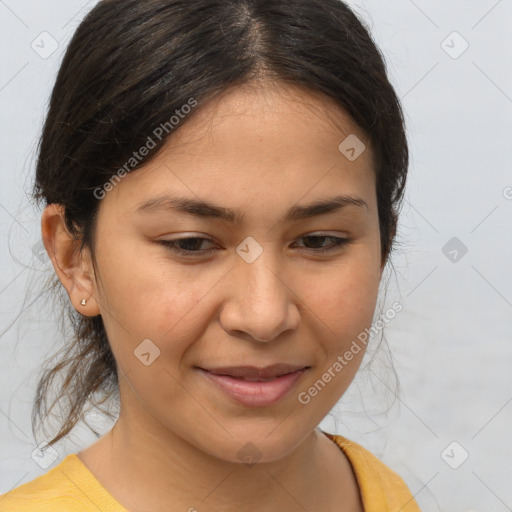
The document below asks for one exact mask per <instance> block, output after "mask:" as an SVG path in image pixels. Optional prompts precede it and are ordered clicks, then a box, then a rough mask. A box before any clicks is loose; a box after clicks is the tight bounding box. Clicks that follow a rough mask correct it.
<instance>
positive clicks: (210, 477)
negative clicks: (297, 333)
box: [80, 406, 354, 512]
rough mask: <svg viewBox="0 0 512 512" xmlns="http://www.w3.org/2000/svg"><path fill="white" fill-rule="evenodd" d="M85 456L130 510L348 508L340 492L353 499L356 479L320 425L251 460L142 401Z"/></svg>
mask: <svg viewBox="0 0 512 512" xmlns="http://www.w3.org/2000/svg"><path fill="white" fill-rule="evenodd" d="M80 458H81V459H82V461H83V462H84V463H85V464H86V465H87V466H88V467H89V469H90V470H91V471H92V472H93V474H95V475H96V477H97V478H98V480H99V481H100V483H102V484H103V486H104V487H105V488H106V489H107V490H108V491H109V492H110V494H111V495H112V496H113V497H114V498H115V499H116V500H117V501H119V502H120V503H121V504H122V505H123V506H125V507H126V508H127V509H128V510H130V511H131V512H142V511H146V510H151V511H154V512H160V511H162V512H164V511H165V512H167V511H168V510H169V505H170V504H172V509H173V510H183V511H187V512H203V511H210V510H222V511H225V512H255V511H259V510H265V512H282V511H283V510H324V511H325V512H329V511H330V510H344V507H343V506H341V505H342V503H340V502H339V499H340V498H341V499H342V501H343V502H345V504H346V503H347V498H348V497H350V496H351V492H352V491H351V489H353V484H354V479H353V475H352V473H351V469H350V465H349V463H348V461H347V460H346V458H345V456H344V455H343V454H342V452H341V451H340V450H339V448H337V447H336V446H334V443H332V441H331V440H329V439H327V437H326V436H325V435H324V434H322V433H321V432H320V430H318V429H317V430H314V431H312V432H311V433H310V434H309V435H308V436H307V437H306V438H305V439H304V440H303V441H302V442H301V443H300V444H298V445H297V446H296V447H295V449H293V450H292V451H291V452H289V453H288V454H287V455H286V456H284V457H282V458H280V459H278V460H275V461H272V462H265V463H256V464H253V465H250V464H244V463H241V462H238V463H235V462H231V461H229V460H228V461H227V460H223V459H220V458H218V457H216V456H214V455H212V454H210V453H206V452H205V451H204V450H202V449H198V448H197V447H196V446H194V445H193V444H191V443H190V442H188V441H186V440H184V439H183V437H180V436H179V435H177V434H176V433H174V432H171V431H170V430H169V429H167V428H165V427H164V426H163V425H162V424H160V423H159V422H158V421H157V420H156V419H155V418H154V417H153V416H151V415H150V414H149V413H148V412H147V411H146V410H145V409H144V408H142V407H137V406H135V407H132V408H130V407H128V408H124V409H122V410H121V414H120V416H119V419H118V421H117V423H116V424H115V425H114V428H113V429H112V430H111V431H110V432H109V433H108V434H107V435H105V436H104V437H103V438H102V439H100V440H99V441H98V442H97V443H96V444H95V445H93V446H92V447H90V448H88V449H87V450H84V451H82V452H81V453H80ZM342 461H343V463H342ZM334 494H336V499H334V500H333V495H334ZM340 494H341V496H340ZM334 502H335V503H337V506H336V508H333V507H334V505H335V503H334Z"/></svg>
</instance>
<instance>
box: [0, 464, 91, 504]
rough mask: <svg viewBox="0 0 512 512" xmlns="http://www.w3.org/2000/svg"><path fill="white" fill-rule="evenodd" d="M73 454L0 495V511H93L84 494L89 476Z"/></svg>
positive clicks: (86, 493)
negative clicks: (30, 479) (41, 473)
mask: <svg viewBox="0 0 512 512" xmlns="http://www.w3.org/2000/svg"><path fill="white" fill-rule="evenodd" d="M83 469H84V468H83V465H82V464H81V462H80V459H79V458H78V457H77V455H76V454H70V455H68V456H66V458H65V459H64V460H63V461H62V462H61V463H60V464H58V465H57V466H55V467H54V468H53V469H51V470H49V471H48V472H46V473H45V474H43V475H41V476H39V477H37V478H35V479H34V480H32V481H30V482H27V483H26V484H23V485H20V486H19V487H16V488H15V489H13V490H11V491H9V492H7V493H4V494H1V495H0V512H64V511H66V512H85V511H89V510H94V511H97V508H96V506H95V505H96V504H95V503H94V501H92V500H91V497H90V496H89V495H88V494H89V493H88V490H89V488H90V485H91V481H90V475H89V474H88V473H87V471H84V470H83Z"/></svg>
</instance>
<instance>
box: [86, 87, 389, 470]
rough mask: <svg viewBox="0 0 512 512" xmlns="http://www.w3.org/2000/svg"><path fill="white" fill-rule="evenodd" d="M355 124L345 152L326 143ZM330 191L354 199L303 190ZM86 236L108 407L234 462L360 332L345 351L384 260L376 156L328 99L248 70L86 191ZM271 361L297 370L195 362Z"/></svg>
mask: <svg viewBox="0 0 512 512" xmlns="http://www.w3.org/2000/svg"><path fill="white" fill-rule="evenodd" d="M351 134H352V139H349V141H350V140H352V141H353V140H356V139H354V138H353V136H354V135H355V136H356V137H357V138H358V139H359V140H360V141H364V142H365V144H366V150H364V151H363V152H362V153H361V154H360V155H359V156H358V157H357V158H356V159H354V158H353V157H354V156H357V153H358V152H359V149H360V147H359V146H357V147H356V148H355V152H352V151H350V148H349V151H348V153H347V152H346V151H345V153H343V152H342V151H340V149H339V147H338V146H339V145H340V143H341V142H342V141H343V140H344V139H345V138H346V137H347V136H349V135H351ZM354 153H355V155H354ZM347 155H348V156H351V157H352V158H347ZM341 196H345V197H349V198H353V199H354V200H353V201H348V200H339V199H338V202H337V206H336V207H333V206H332V205H331V207H330V208H328V207H325V208H323V209H322V208H316V209H313V208H310V209H305V208H304V207H306V206H311V205H312V204H313V203H317V202H331V201H335V199H336V198H340V197H341ZM177 198H181V199H183V200H187V201H201V202H205V203H208V204H209V205H213V206H215V208H216V209H215V210H213V209H211V208H210V209H209V208H206V207H204V206H203V207H202V208H197V207H196V208H190V207H189V208H188V211H181V210H180V208H179V203H178V202H177V201H176V199H177ZM184 204H185V203H183V202H182V203H181V205H182V206H184ZM184 209H185V210H187V208H184ZM229 212H232V213H233V215H232V217H233V218H230V216H229V215H228V214H229ZM293 212H295V213H294V214H293V215H292V214H291V213H293ZM308 213H309V215H308ZM222 214H224V215H222ZM340 240H341V243H340ZM95 241H96V243H95V257H96V263H97V273H96V276H95V284H94V290H93V292H92V295H93V297H94V299H95V300H96V302H97V304H98V305H99V309H100V313H101V315H102V318H103V321H104V323H105V326H106V330H107V333H108V337H109V340H110V343H111V346H112V351H113V353H114V356H115V358H116V361H117V364H118V367H119V370H120V374H121V375H122V378H121V382H120V390H121V408H122V410H123V408H124V410H126V411H129V410H133V411H138V413H137V415H136V417H137V419H136V421H138V422H141V423H144V422H146V423H147V428H148V429H153V431H154V432H157V431H158V433H159V434H158V435H167V434H169V436H176V437H179V438H181V439H184V440H185V441H187V442H188V443H190V444H192V445H193V446H196V447H197V448H199V449H200V450H202V451H203V452H207V453H210V454H212V455H214V456H216V457H219V458H221V459H224V460H230V461H234V462H239V460H240V456H241V455H240V453H239V451H240V449H241V448H243V447H244V446H245V445H246V443H249V442H251V443H253V444H254V445H255V446H256V447H257V449H258V450H259V456H260V457H261V459H260V462H266V461H268V462H270V461H272V460H275V459H279V458H280V457H283V456H284V455H286V454H287V453H289V452H290V451H291V450H292V449H293V448H294V447H295V446H297V445H298V444H299V443H300V442H301V441H302V440H303V439H305V438H306V437H307V436H308V435H309V434H310V433H311V432H312V431H313V430H314V429H315V428H316V426H317V425H318V424H319V423H320V422H321V421H322V419H323V418H324V417H325V416H326V415H327V414H328V413H329V411H330V410H331V409H332V407H334V405H335V404H336V402H337V401H338V400H339V399H340V397H341V396H342V395H343V393H344V392H345V390H346V389H347V387H348V385H349V384H350V382H351V381H352V379H353V377H354V375H355V373H356V371H357V369H358V367H359V364H360V362H361V358H362V356H363V353H364V346H363V347H362V348H363V350H360V351H359V352H358V353H354V352H355V351H353V357H352V358H351V360H350V361H347V358H346V357H344V354H345V353H346V352H347V351H348V350H349V349H350V347H351V345H352V343H353V341H354V340H357V336H358V334H360V333H361V332H362V331H364V329H365V328H368V327H369V326H370V325H371V321H372V317H373V314H374V310H375V305H376V299H377V293H378V286H379V281H380V277H381V271H382V266H381V263H382V262H381V252H380V249H381V248H380V240H379V224H378V213H377V201H376V189H375V173H374V169H373V165H372V155H371V149H370V146H369V143H368V142H367V138H366V136H365V134H364V133H362V132H361V130H360V129H359V128H358V127H357V126H356V125H355V124H354V123H353V121H351V119H350V118H349V117H348V116H347V115H346V114H344V113H343V112H342V111H341V110H336V107H335V106H334V105H332V104H330V103H329V102H327V100H325V99H323V100H320V99H319V98H315V97H313V96H310V95H309V94H307V93H306V92H304V91H301V90H298V89H270V88H262V87H259V88H248V87H245V88H237V89H233V90H231V91H230V92H229V93H226V94H224V95H223V96H222V97H221V98H220V99H217V100H215V101H211V102H210V103H208V104H207V105H203V106H202V107H201V110H197V112H195V113H194V115H193V117H191V119H189V120H188V121H187V123H186V124H184V125H183V126H182V127H180V129H179V130H178V131H176V133H175V134H174V135H173V137H172V138H171V139H170V140H169V141H168V142H167V143H166V146H165V147H164V148H163V150H162V152H161V153H159V155H158V157H157V158H156V159H155V160H152V161H151V162H149V163H148V164H147V165H145V166H143V167H141V168H139V169H137V170H136V171H134V172H132V173H130V174H128V175H126V176H125V177H124V178H123V179H122V180H121V181H120V182H119V183H118V184H117V185H116V186H115V187H114V188H113V189H112V190H110V191H109V192H108V193H107V194H106V196H105V198H104V199H102V200H101V201H100V207H99V216H98V222H97V231H96V237H95ZM339 357H342V358H343V360H344V361H345V362H344V363H343V365H342V369H341V370H339V366H336V362H337V361H338V362H339ZM276 363H283V364H287V365H291V366H290V367H288V370H289V371H291V370H293V369H297V368H298V369H303V368H305V370H302V371H299V372H294V373H292V374H289V375H288V376H285V377H283V376H281V377H279V378H274V379H273V380H272V381H269V382H267V383H264V382H260V383H255V382H252V383H251V382H247V380H245V379H240V378H236V377H233V376H232V377H224V378H223V377H212V375H211V374H210V373H208V372H204V371H202V370H201V369H206V370H208V369H209V370H214V369H219V368H221V367H241V366H253V367H257V368H265V367H268V366H270V365H274V364H276ZM339 364H341V363H339ZM285 370H286V369H285ZM285 370H283V369H282V368H281V372H278V373H283V372H284V373H286V372H285ZM326 374H327V377H326V376H325V375H326ZM249 376H250V375H249ZM254 376H255V375H253V377H254ZM329 376H330V378H329ZM319 380H321V381H322V383H323V385H322V384H320V385H319V384H318V381H319ZM315 383H317V385H316V387H315ZM222 386H227V388H223V387H222ZM228 388H229V389H230V390H231V391H229V392H228V391H225V390H224V389H228ZM313 388H314V389H316V392H315V391H314V390H313V391H311V390H312V389H313Z"/></svg>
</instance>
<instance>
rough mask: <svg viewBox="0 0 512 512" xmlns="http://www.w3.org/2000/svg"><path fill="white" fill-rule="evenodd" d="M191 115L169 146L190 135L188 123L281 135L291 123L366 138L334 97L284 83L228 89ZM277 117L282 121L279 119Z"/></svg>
mask: <svg viewBox="0 0 512 512" xmlns="http://www.w3.org/2000/svg"><path fill="white" fill-rule="evenodd" d="M190 117H191V119H189V120H187V123H185V126H184V127H183V128H181V129H178V130H177V131H176V133H175V134H173V135H172V136H171V137H170V139H169V143H168V146H169V147H172V146H174V147H177V146H179V144H180V143H183V142H185V140H186V139H187V138H188V136H189V135H190V130H187V129H186V126H187V125H188V127H189V128H191V126H190V125H193V128H194V130H197V131H199V130H201V128H202V129H203V131H210V134H211V131H212V130H213V128H214V127H216V126H217V127H218V126H220V125H222V124H226V123H229V126H230V127H232V128H233V130H235V129H236V126H237V125H239V126H240V125H242V124H243V125H244V126H245V127H246V129H251V128H252V129H256V128H257V127H259V128H260V129H262V131H264V132H266V133H273V134H277V135H280V136H282V137H285V136H286V135H287V133H286V132H283V131H282V130H281V131H279V130H278V129H277V128H282V127H284V126H285V125H286V124H287V122H288V123H293V124H294V125H296V126H297V124H298V125H302V128H305V127H306V126H315V129H316V130H318V129H320V130H322V132H326V131H330V132H334V133H337V134H338V136H339V137H343V138H344V137H346V136H348V135H349V134H351V133H353V134H357V135H358V136H359V137H360V138H365V134H364V132H363V130H362V129H361V128H360V127H359V126H357V124H356V123H355V122H354V120H353V119H352V117H351V116H350V115H349V114H348V113H347V112H346V110H345V109H344V108H343V107H342V106H341V105H340V104H338V103H337V102H336V101H335V100H334V99H332V98H330V97H328V96H326V95H324V94H321V93H318V92H313V91H310V90H309V89H306V88H303V87H299V86H297V85H290V84H284V83H281V82H266V81H261V82H253V83H248V84H244V85H241V86H237V87H232V88H229V89H227V90H226V91H223V92H222V93H220V94H217V95H216V96H214V97H213V98H211V99H210V100H209V101H207V102H205V103H204V104H202V105H201V107H200V108H199V109H197V110H196V111H195V112H193V113H192V115H191V116H190ZM278 120H281V122H276V121H278ZM237 121H238V122H237ZM178 128H179V127H178ZM287 128H290V126H287Z"/></svg>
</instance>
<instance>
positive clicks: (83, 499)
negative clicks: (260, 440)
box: [0, 432, 421, 512]
mask: <svg viewBox="0 0 512 512" xmlns="http://www.w3.org/2000/svg"><path fill="white" fill-rule="evenodd" d="M324 434H325V435H326V436H327V437H328V438H329V439H331V440H332V441H333V442H335V443H336V444H337V445H338V446H339V447H340V449H341V450H342V451H343V453H344V454H345V455H346V456H347V458H348V460H349V461H350V463H351V465H352V467H353V469H354V473H355V475H356V479H357V482H358V484H359V489H360V492H361V496H362V500H363V506H364V510H365V512H421V510H420V509H419V507H418V505H417V504H416V501H415V500H414V498H413V496H412V495H411V493H410V491H409V489H408V488H407V486H406V485H405V483H404V482H403V480H402V479H401V478H400V477H399V476H398V475H397V474H396V473H394V472H393V471H392V470H391V469H389V468H388V467H387V466H386V465H385V464H383V463H382V462H381V461H380V460H379V459H377V458H376V457H375V456H374V455H372V454H371V453H370V452H369V451H367V450H366V449H365V448H363V447H362V446H360V445H358V444H357V443H354V442H352V441H349V440H348V439H345V438H344V437H342V436H338V435H333V434H328V433H327V432H324ZM98 511H101V512H127V510H126V509H125V508H124V507H123V506H122V505H120V504H119V503H118V502H117V501H116V500H115V499H114V498H113V497H112V496H111V495H110V494H109V493H108V492H107V490H106V489H105V488H104V487H103V486H102V485H101V484H100V483H99V482H98V480H96V478H95V477H94V475H93V474H92V473H91V472H90V471H89V470H88V469H87V467H86V466H85V465H84V464H83V463H82V461H81V460H80V459H79V458H78V457H77V455H76V454H75V453H73V454H70V455H68V456H67V457H66V458H65V459H64V460H63V461H62V462H61V463H60V464H59V465H57V466H56V467H54V468H53V469H51V470H50V471H48V472H47V473H45V474H44V475H41V476H39V477H38V478H36V479H34V480H32V481H31V482H28V483H26V484H23V485H20V486H19V487H16V488H15V489H13V490H12V491H10V492H8V493H5V494H2V495H0V512H98Z"/></svg>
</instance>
